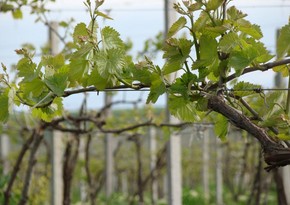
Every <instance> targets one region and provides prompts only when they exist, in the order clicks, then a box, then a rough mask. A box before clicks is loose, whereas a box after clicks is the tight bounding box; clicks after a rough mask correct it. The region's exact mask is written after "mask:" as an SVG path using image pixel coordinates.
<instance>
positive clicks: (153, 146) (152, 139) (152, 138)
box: [149, 127, 158, 205]
mask: <svg viewBox="0 0 290 205" xmlns="http://www.w3.org/2000/svg"><path fill="white" fill-rule="evenodd" d="M149 129H150V130H149V150H150V170H151V171H152V170H154V169H155V166H156V151H157V142H156V129H155V128H154V127H150V128H149ZM151 192H152V195H151V202H152V205H155V204H156V202H157V200H158V184H157V181H156V179H154V180H153V181H152V184H151Z"/></svg>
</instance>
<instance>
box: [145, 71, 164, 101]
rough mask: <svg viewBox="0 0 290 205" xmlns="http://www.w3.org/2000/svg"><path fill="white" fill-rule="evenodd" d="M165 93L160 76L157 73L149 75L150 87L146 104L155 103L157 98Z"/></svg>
mask: <svg viewBox="0 0 290 205" xmlns="http://www.w3.org/2000/svg"><path fill="white" fill-rule="evenodd" d="M165 92H166V86H165V84H164V82H163V81H162V79H161V78H160V76H159V75H158V74H157V73H153V74H152V75H151V86H150V93H149V95H148V98H147V100H146V103H147V104H148V103H150V102H152V103H155V102H156V101H157V100H158V98H159V96H161V95H163V94H164V93H165Z"/></svg>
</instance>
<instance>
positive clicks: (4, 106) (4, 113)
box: [0, 89, 9, 123]
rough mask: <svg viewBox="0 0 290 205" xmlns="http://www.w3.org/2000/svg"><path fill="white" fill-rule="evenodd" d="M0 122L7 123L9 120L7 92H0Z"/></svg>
mask: <svg viewBox="0 0 290 205" xmlns="http://www.w3.org/2000/svg"><path fill="white" fill-rule="evenodd" d="M0 107H1V111H0V122H4V123H5V122H7V120H8V118H9V97H8V90H7V89H6V90H0Z"/></svg>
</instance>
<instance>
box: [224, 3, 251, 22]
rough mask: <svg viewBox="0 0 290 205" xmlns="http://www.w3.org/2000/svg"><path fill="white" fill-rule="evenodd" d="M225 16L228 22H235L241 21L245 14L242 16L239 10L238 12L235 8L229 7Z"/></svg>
mask: <svg viewBox="0 0 290 205" xmlns="http://www.w3.org/2000/svg"><path fill="white" fill-rule="evenodd" d="M227 16H228V18H229V19H230V20H233V21H236V20H238V19H242V18H244V17H246V16H247V14H244V13H243V12H241V11H240V10H238V9H237V8H236V7H235V6H231V7H230V8H228V10H227Z"/></svg>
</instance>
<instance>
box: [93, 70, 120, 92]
mask: <svg viewBox="0 0 290 205" xmlns="http://www.w3.org/2000/svg"><path fill="white" fill-rule="evenodd" d="M113 79H114V78H113V76H112V75H110V74H107V75H106V77H104V76H102V75H100V73H99V71H98V69H97V68H95V69H93V71H92V72H91V74H90V75H89V78H88V85H94V86H95V87H96V89H97V90H104V89H105V88H106V87H107V86H108V85H109V84H110V81H112V80H113ZM114 80H115V79H114Z"/></svg>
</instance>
